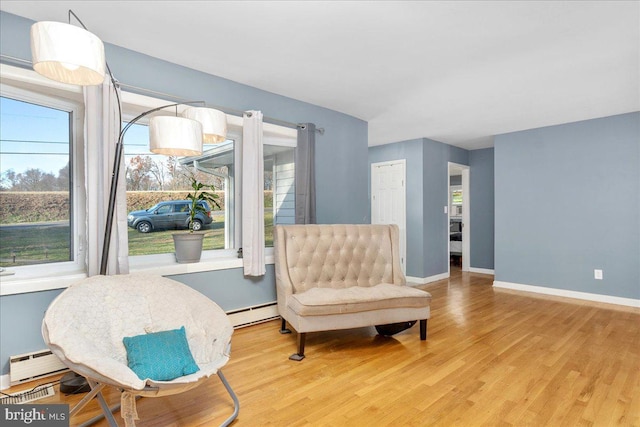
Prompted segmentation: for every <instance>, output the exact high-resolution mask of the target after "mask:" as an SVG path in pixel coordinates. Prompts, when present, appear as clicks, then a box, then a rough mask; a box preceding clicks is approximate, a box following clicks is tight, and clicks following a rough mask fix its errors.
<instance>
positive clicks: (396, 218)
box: [371, 159, 407, 274]
mask: <svg viewBox="0 0 640 427" xmlns="http://www.w3.org/2000/svg"><path fill="white" fill-rule="evenodd" d="M406 181H407V180H406V160H405V159H400V160H393V161H390V162H380V163H372V164H371V223H372V224H396V225H398V228H399V231H400V233H399V234H400V236H399V240H400V242H399V243H400V248H399V249H400V251H399V252H400V265H401V267H402V272H403V273H405V274H406V272H407V268H406V259H407V202H406V184H405V183H406Z"/></svg>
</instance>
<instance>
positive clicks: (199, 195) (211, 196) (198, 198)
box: [186, 176, 221, 233]
mask: <svg viewBox="0 0 640 427" xmlns="http://www.w3.org/2000/svg"><path fill="white" fill-rule="evenodd" d="M189 179H190V180H191V188H193V193H189V194H187V197H186V199H187V200H189V201H190V202H191V203H190V206H189V233H193V223H194V219H195V217H196V214H197V213H198V212H201V213H203V214H205V215H206V214H207V210H206V209H205V208H204V207H203V206H202V205H201V204H198V202H208V203H209V204H210V205H211V209H212V210H213V206H216V207H217V208H218V209H221V207H220V203H218V201H217V200H216V199H217V198H219V197H220V196H218V195H217V194H215V193H210V192H209V191H215V187H214V186H213V185H209V184H203V183H201V182H200V181H198V180H197V179H196V177H195V176H190V177H189Z"/></svg>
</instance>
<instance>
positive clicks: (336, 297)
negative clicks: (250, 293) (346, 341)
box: [289, 283, 431, 316]
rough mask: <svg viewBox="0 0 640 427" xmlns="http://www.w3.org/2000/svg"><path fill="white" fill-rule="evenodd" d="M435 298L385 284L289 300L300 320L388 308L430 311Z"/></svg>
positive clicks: (323, 291)
mask: <svg viewBox="0 0 640 427" xmlns="http://www.w3.org/2000/svg"><path fill="white" fill-rule="evenodd" d="M430 303H431V294H429V293H428V292H425V291H423V290H420V289H415V288H412V287H410V286H398V285H391V284H388V283H382V284H379V285H376V286H372V287H359V286H353V287H349V288H342V289H336V288H311V289H309V290H307V291H305V292H301V293H296V294H294V295H292V296H291V298H290V299H289V307H290V308H291V309H292V310H293V311H294V312H295V313H296V314H297V315H299V316H322V315H328V314H341V313H358V312H363V311H371V310H378V309H385V308H402V307H410V308H420V307H428V306H429V304H430Z"/></svg>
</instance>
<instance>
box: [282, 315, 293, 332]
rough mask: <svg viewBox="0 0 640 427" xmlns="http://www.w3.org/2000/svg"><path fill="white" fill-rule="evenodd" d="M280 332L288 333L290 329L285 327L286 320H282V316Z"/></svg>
mask: <svg viewBox="0 0 640 427" xmlns="http://www.w3.org/2000/svg"><path fill="white" fill-rule="evenodd" d="M280 333H281V334H290V333H291V329H287V321H286V320H284V317H283V318H282V323H281V325H280Z"/></svg>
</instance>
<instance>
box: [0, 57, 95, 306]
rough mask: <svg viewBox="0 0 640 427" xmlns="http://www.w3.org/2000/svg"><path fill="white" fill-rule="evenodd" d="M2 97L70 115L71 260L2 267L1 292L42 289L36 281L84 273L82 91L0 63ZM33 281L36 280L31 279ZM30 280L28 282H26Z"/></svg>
mask: <svg viewBox="0 0 640 427" xmlns="http://www.w3.org/2000/svg"><path fill="white" fill-rule="evenodd" d="M0 76H1V77H2V82H1V83H0V94H1V95H2V96H3V97H7V98H11V99H16V100H18V101H22V102H28V103H31V104H36V105H41V106H43V107H47V108H54V109H58V110H63V111H67V112H69V113H70V114H71V121H70V133H71V141H70V144H71V147H70V150H69V153H70V155H69V178H70V183H69V191H70V198H69V203H70V206H71V208H70V210H71V212H70V215H71V217H70V219H69V222H70V229H71V236H72V238H71V245H72V250H71V252H72V254H73V260H71V261H61V262H53V263H47V264H32V265H24V266H16V267H5V270H4V271H3V272H2V273H1V274H0V276H1V278H2V280H1V281H0V295H8V294H14V293H23V292H30V291H32V290H42V289H41V287H40V285H38V284H37V282H38V281H42V280H44V279H47V278H50V277H69V276H73V277H76V276H78V277H85V276H86V262H85V261H86V260H85V258H86V237H85V236H86V225H85V224H86V214H85V204H86V192H85V186H84V182H85V175H84V174H85V172H84V99H83V96H82V90H81V89H80V88H78V87H75V86H72V85H66V84H63V83H57V82H54V81H52V80H48V79H46V78H44V77H41V76H40V75H38V74H37V73H36V72H34V71H32V70H27V69H23V68H18V67H13V66H10V65H6V64H0ZM34 281H35V282H34ZM26 282H30V283H26Z"/></svg>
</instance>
